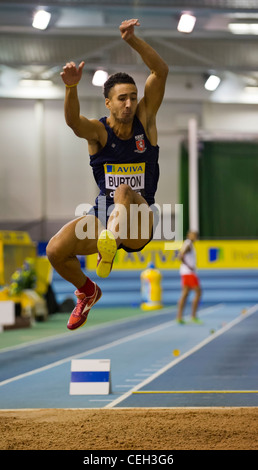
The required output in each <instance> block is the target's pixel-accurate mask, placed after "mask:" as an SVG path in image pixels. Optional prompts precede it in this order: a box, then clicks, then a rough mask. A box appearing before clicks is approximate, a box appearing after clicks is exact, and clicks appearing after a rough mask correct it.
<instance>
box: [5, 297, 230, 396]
mask: <svg viewBox="0 0 258 470" xmlns="http://www.w3.org/2000/svg"><path fill="white" fill-rule="evenodd" d="M221 307H223V304H217V305H215V306H213V307H208V308H204V309H202V311H200V312H202V313H205V314H208V313H211V312H213V311H214V310H217V309H218V308H221ZM170 311H171V310H170ZM168 312H169V309H168ZM175 323H176V320H171V321H169V322H165V323H162V324H161V325H158V326H154V327H151V328H148V329H146V330H143V331H140V332H138V333H134V334H131V335H128V336H125V337H124V338H120V339H118V340H115V341H112V342H111V343H107V344H104V345H102V346H98V347H97V348H93V349H90V350H88V351H84V352H83V353H80V354H76V355H73V356H69V357H66V358H64V359H61V360H60V361H56V362H53V363H51V364H48V365H46V366H43V367H39V368H38V369H33V370H31V371H28V372H25V373H23V374H19V375H16V376H15V377H11V378H9V379H6V380H3V381H2V382H0V387H3V386H4V385H7V384H9V383H12V382H15V381H17V380H21V379H24V378H26V377H30V376H32V375H35V374H38V373H40V372H44V371H46V370H49V369H52V368H54V367H58V366H61V365H63V364H65V363H67V362H69V361H71V360H72V359H75V358H76V359H79V358H80V357H86V356H89V355H91V354H95V353H98V352H101V351H104V350H106V349H109V348H112V347H114V346H119V345H121V344H123V343H127V342H128V341H133V340H134V339H138V338H141V337H143V336H146V335H148V334H151V333H155V332H156V331H160V330H163V329H166V328H168V327H169V326H172V325H173V324H175ZM214 337H215V335H214ZM182 357H183V356H182Z"/></svg>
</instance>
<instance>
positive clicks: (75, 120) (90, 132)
mask: <svg viewBox="0 0 258 470" xmlns="http://www.w3.org/2000/svg"><path fill="white" fill-rule="evenodd" d="M84 65H85V63H84V62H81V63H80V65H79V66H78V67H76V65H75V63H74V62H69V63H67V64H66V65H65V66H64V67H63V72H61V74H60V75H61V77H62V80H63V82H64V84H65V86H66V91H65V104H64V111H65V120H66V123H67V125H68V126H69V127H71V128H72V130H73V131H74V133H75V134H76V135H77V136H78V137H83V138H84V139H87V140H88V141H93V142H94V141H95V142H98V141H99V140H100V135H99V133H100V132H101V131H102V132H103V129H102V127H101V125H100V123H99V121H97V120H90V119H87V118H86V117H84V116H82V115H81V114H80V103H79V99H78V94H77V85H78V84H79V82H80V80H81V77H82V70H83V67H84Z"/></svg>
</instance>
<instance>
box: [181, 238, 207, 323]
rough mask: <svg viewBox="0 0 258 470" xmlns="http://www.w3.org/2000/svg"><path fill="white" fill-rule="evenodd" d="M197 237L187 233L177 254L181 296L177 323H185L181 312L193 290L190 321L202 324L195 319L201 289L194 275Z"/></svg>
mask: <svg viewBox="0 0 258 470" xmlns="http://www.w3.org/2000/svg"><path fill="white" fill-rule="evenodd" d="M197 237H198V233H197V232H194V231H189V232H188V233H187V237H186V240H185V241H184V243H183V246H182V248H181V250H180V252H179V259H180V260H181V265H180V275H181V283H182V294H181V297H180V300H179V302H178V314H177V321H178V322H179V323H182V324H183V323H185V322H184V320H183V310H184V307H185V304H186V300H187V297H188V295H189V293H190V291H191V290H194V292H195V295H194V298H193V302H192V316H191V318H192V321H194V322H195V323H202V322H201V320H199V318H197V308H198V305H199V301H200V298H201V287H200V281H199V278H198V276H197V274H196V252H195V248H194V242H195V240H196V239H197Z"/></svg>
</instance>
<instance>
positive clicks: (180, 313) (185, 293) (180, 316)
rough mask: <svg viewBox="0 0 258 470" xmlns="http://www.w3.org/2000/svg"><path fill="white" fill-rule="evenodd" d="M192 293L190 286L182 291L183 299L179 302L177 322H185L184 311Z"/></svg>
mask: <svg viewBox="0 0 258 470" xmlns="http://www.w3.org/2000/svg"><path fill="white" fill-rule="evenodd" d="M189 292H190V288H189V287H188V286H184V287H183V289H182V294H181V297H180V299H179V301H178V312H177V321H178V322H183V311H184V307H185V303H186V300H187V297H188V294H189Z"/></svg>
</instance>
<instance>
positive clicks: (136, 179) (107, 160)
mask: <svg viewBox="0 0 258 470" xmlns="http://www.w3.org/2000/svg"><path fill="white" fill-rule="evenodd" d="M106 120H107V118H106V117H103V118H101V119H100V122H102V123H103V124H104V126H105V128H106V130H107V134H108V138H107V143H106V145H105V147H104V148H103V149H101V150H100V151H99V152H97V153H96V154H95V155H90V165H91V167H92V169H93V175H94V178H95V181H96V183H97V185H98V187H99V189H100V193H99V196H106V197H107V204H108V205H110V204H113V196H114V192H115V190H116V188H117V187H118V186H119V185H120V184H122V183H125V184H128V185H129V186H130V187H131V188H132V189H133V190H135V191H137V192H139V193H140V194H141V195H142V196H143V197H144V198H145V200H146V201H147V203H148V204H149V205H152V204H154V202H155V192H156V190H157V184H158V179H159V164H158V158H159V146H158V145H156V146H153V145H151V143H150V141H149V140H148V138H147V136H146V134H145V131H144V127H143V125H142V124H141V122H140V120H139V119H138V118H137V117H136V116H135V118H134V121H133V136H132V137H131V138H130V139H128V140H121V139H119V138H118V137H117V136H116V134H115V133H114V132H113V130H112V129H111V128H110V127H109V126H108V125H107V122H106ZM97 199H98V198H97ZM97 199H96V203H97Z"/></svg>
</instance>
